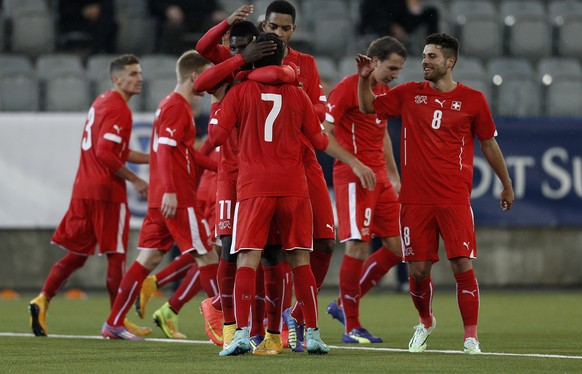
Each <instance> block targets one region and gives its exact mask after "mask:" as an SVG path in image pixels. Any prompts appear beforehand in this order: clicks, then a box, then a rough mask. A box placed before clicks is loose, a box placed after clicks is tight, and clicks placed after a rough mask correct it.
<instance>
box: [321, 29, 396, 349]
mask: <svg viewBox="0 0 582 374" xmlns="http://www.w3.org/2000/svg"><path fill="white" fill-rule="evenodd" d="M406 55H407V52H406V48H404V46H403V45H402V44H401V43H400V42H399V41H398V40H396V39H395V38H393V37H390V36H386V37H383V38H380V39H376V40H375V41H373V42H372V43H371V44H370V46H369V48H368V51H367V56H368V57H369V58H370V59H372V65H373V66H374V67H375V69H374V71H373V72H372V74H371V76H370V79H369V83H370V85H371V88H372V90H373V92H374V94H376V95H380V94H384V93H386V92H388V90H389V87H388V83H390V82H391V81H392V80H394V79H396V78H397V77H398V74H399V72H400V70H401V69H402V66H403V65H404V61H405V59H406ZM327 107H328V113H327V119H326V121H325V122H324V126H325V127H326V130H328V131H329V132H331V131H333V133H334V135H335V138H334V137H333V136H331V137H330V143H331V144H332V146H330V147H329V149H334V147H333V146H334V145H336V144H337V146H338V147H341V149H342V150H346V151H347V152H348V153H349V156H350V158H357V159H358V160H360V161H361V162H362V163H364V164H365V165H367V166H369V167H370V168H371V169H372V170H373V171H374V174H375V179H376V184H375V186H374V188H372V189H367V188H365V187H363V186H362V184H361V183H359V182H360V179H359V178H358V176H357V175H356V174H355V173H354V171H353V170H352V168H351V167H350V165H349V164H348V163H344V162H342V161H341V160H336V162H335V164H334V168H333V186H334V191H335V195H336V206H337V212H338V223H339V239H340V240H341V241H342V242H345V243H346V249H345V254H344V258H343V261H342V264H341V267H340V273H339V288H340V299H339V300H340V303H337V302H336V301H333V302H332V303H331V304H330V305H329V306H328V313H330V314H331V315H332V316H333V317H334V318H337V319H339V320H340V321H343V322H344V329H345V331H344V334H343V336H342V341H343V342H344V343H360V344H362V343H381V342H382V338H380V337H377V336H374V335H372V334H371V333H370V332H369V331H368V330H367V329H365V328H363V327H362V324H361V323H360V319H359V304H360V300H361V298H362V296H363V295H364V294H365V293H366V292H367V291H369V290H370V289H371V288H372V287H373V285H374V284H375V283H376V282H377V281H379V280H380V279H381V278H382V276H384V274H386V273H387V272H388V270H389V269H390V268H391V267H392V266H394V265H396V264H398V263H399V262H401V261H402V249H401V245H400V236H399V227H398V216H399V213H400V204H399V203H398V193H397V192H398V191H397V190H398V189H399V187H400V176H399V175H398V169H397V168H396V162H395V161H394V154H393V152H392V143H391V142H390V137H389V135H388V132H387V131H386V125H387V123H386V121H385V120H379V119H378V118H377V117H376V116H375V115H373V114H363V113H362V112H360V108H359V105H358V74H356V73H354V74H352V75H350V76H347V77H345V78H344V79H343V80H342V81H341V82H339V83H338V84H337V85H336V86H335V87H334V89H333V90H332V91H331V93H330V96H329V99H328V105H327ZM335 139H337V142H336V140H335ZM329 149H328V153H330V154H331V155H332V156H333V155H334V154H333V152H330V150H329ZM348 160H349V158H348ZM350 161H351V160H350ZM390 180H392V181H394V183H395V186H393V185H392V183H391V182H390ZM372 235H374V236H377V237H380V238H382V245H383V247H382V248H380V249H379V250H377V251H376V252H374V253H373V254H372V255H371V256H369V257H368V253H369V251H370V240H371V238H372ZM338 304H341V306H342V309H343V311H342V310H340V309H339V308H338ZM342 312H343V315H341V316H340V315H338V314H340V313H342Z"/></svg>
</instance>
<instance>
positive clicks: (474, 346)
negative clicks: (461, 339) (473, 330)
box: [463, 338, 481, 355]
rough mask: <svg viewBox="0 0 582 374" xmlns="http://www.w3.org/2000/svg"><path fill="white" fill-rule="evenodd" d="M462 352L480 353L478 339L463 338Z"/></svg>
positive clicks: (467, 353)
mask: <svg viewBox="0 0 582 374" xmlns="http://www.w3.org/2000/svg"><path fill="white" fill-rule="evenodd" d="M463 348H464V349H463V352H464V353H465V354H466V355H480V354H481V348H480V347H479V341H477V339H475V338H467V339H465V344H463Z"/></svg>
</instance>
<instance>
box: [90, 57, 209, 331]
mask: <svg viewBox="0 0 582 374" xmlns="http://www.w3.org/2000/svg"><path fill="white" fill-rule="evenodd" d="M208 65H209V62H208V61H207V60H206V59H204V58H203V57H201V56H200V55H199V54H198V53H197V52H195V51H188V52H185V53H184V54H182V56H180V58H179V59H178V62H177V64H176V75H177V85H176V88H175V89H174V92H172V93H170V94H169V95H168V96H166V97H165V98H164V99H163V100H162V101H161V102H160V105H159V106H158V109H157V110H156V116H155V121H154V126H153V130H152V141H151V148H150V189H151V192H150V198H149V201H148V212H147V214H146V217H145V219H144V222H143V224H142V228H141V232H140V238H139V243H138V249H140V250H141V252H140V254H139V255H138V257H137V260H136V261H135V262H134V263H133V264H132V266H131V267H130V268H129V270H128V272H127V273H126V275H125V276H124V277H123V280H122V281H121V285H120V286H119V294H118V295H117V297H116V299H115V303H114V305H113V308H112V310H111V313H110V315H109V318H108V319H107V321H106V322H105V323H104V324H103V328H102V330H101V335H103V337H105V338H109V339H127V340H140V339H141V338H140V337H138V336H135V335H134V334H132V333H130V332H129V331H127V330H126V329H125V328H124V327H123V326H122V325H121V324H120V321H122V320H123V318H124V316H125V315H126V314H127V311H128V310H129V308H130V306H131V304H132V303H133V302H134V301H135V298H136V297H137V293H138V292H139V288H140V286H141V284H142V282H143V280H144V279H145V278H146V277H147V275H148V274H149V273H150V272H151V271H152V270H153V269H154V268H155V267H156V266H157V265H158V264H159V263H160V261H161V260H162V257H163V255H164V253H165V252H167V251H168V250H169V249H170V248H171V246H172V244H173V243H174V241H175V242H176V243H177V245H178V248H179V249H180V251H181V252H182V253H187V252H189V253H192V255H193V256H195V257H196V262H197V263H198V267H199V270H200V278H201V279H200V280H201V283H202V287H203V288H204V290H205V291H206V293H207V294H208V295H209V296H211V295H213V294H214V293H215V292H216V286H215V284H214V282H215V279H216V269H217V266H218V256H217V254H216V252H214V251H213V250H212V248H211V243H210V242H211V240H210V238H209V237H210V230H209V228H208V224H207V223H206V220H204V219H203V217H202V214H201V212H200V208H199V205H198V201H197V198H196V175H195V174H196V160H195V158H194V141H195V137H196V127H195V125H194V120H193V115H192V107H191V105H192V101H193V99H194V97H195V96H196V95H198V92H197V91H196V90H195V89H194V87H193V84H194V80H195V79H196V77H197V76H198V75H199V74H200V73H201V72H202V71H203V70H204V69H206V68H207V67H208ZM166 311H167V312H168V315H163V317H164V320H170V321H173V322H174V326H175V323H176V322H177V316H176V313H175V312H176V311H174V310H172V309H171V307H169V306H168V308H166ZM160 327H162V329H163V330H166V329H165V327H164V326H163V325H162V326H160ZM166 327H167V326H166ZM176 330H177V329H176ZM164 333H166V335H168V332H167V331H164Z"/></svg>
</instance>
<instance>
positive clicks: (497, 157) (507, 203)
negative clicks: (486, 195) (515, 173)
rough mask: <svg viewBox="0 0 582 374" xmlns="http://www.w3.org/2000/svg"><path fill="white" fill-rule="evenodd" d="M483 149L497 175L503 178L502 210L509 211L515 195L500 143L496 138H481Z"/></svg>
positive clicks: (500, 201)
mask: <svg viewBox="0 0 582 374" xmlns="http://www.w3.org/2000/svg"><path fill="white" fill-rule="evenodd" d="M481 151H482V152H483V155H484V156H485V158H486V159H487V162H488V163H489V165H490V166H491V168H492V169H493V171H494V172H495V174H496V175H497V177H498V178H499V179H500V180H501V184H502V185H503V189H502V190H501V194H500V197H499V204H500V205H501V209H502V210H504V211H507V210H509V209H511V206H512V205H513V201H514V200H515V196H514V194H513V186H512V184H511V179H510V178H509V173H508V172H507V166H506V165H505V160H504V159H503V154H502V153H501V149H500V148H499V144H497V141H496V140H495V138H490V139H487V140H481Z"/></svg>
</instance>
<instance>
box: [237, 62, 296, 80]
mask: <svg viewBox="0 0 582 374" xmlns="http://www.w3.org/2000/svg"><path fill="white" fill-rule="evenodd" d="M247 78H248V79H249V80H252V81H255V82H261V83H266V84H274V85H277V84H285V83H287V84H294V83H295V82H296V81H297V74H296V71H295V70H294V69H293V67H291V66H289V65H282V66H265V67H261V68H258V69H254V70H253V71H251V72H250V73H249V75H248V77H247Z"/></svg>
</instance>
